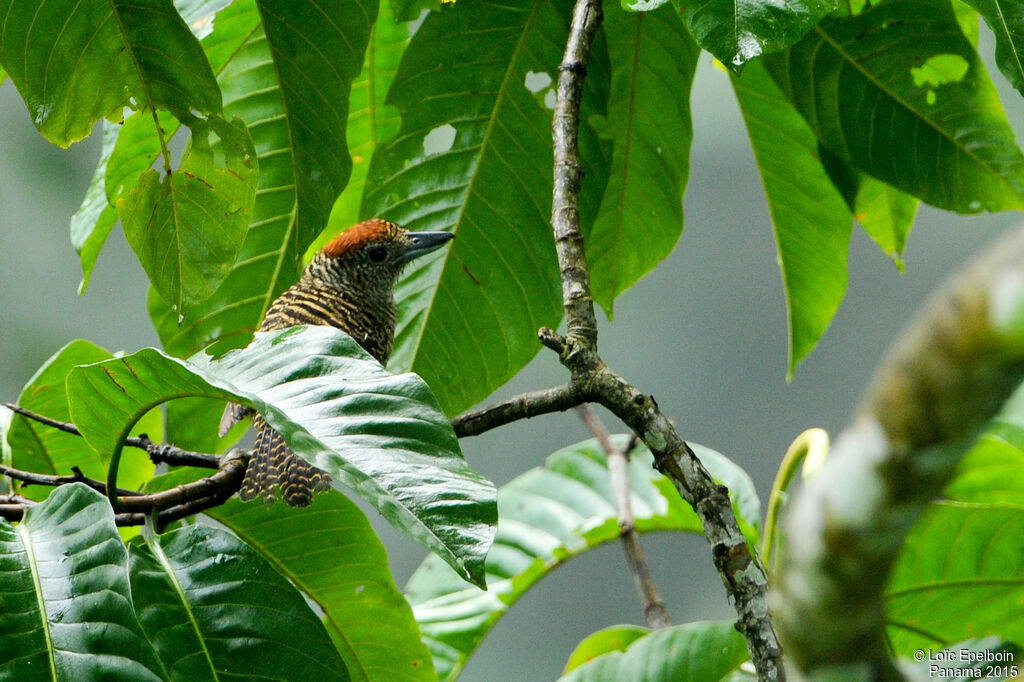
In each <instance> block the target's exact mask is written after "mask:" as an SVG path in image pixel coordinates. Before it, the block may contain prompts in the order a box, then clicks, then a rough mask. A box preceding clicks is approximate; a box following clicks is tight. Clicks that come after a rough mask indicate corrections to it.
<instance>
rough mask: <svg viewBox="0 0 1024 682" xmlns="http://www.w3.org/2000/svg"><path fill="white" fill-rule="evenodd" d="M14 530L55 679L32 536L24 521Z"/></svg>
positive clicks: (47, 624)
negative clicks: (20, 546) (22, 549)
mask: <svg viewBox="0 0 1024 682" xmlns="http://www.w3.org/2000/svg"><path fill="white" fill-rule="evenodd" d="M15 530H16V531H17V532H18V536H19V537H20V538H21V543H22V545H23V546H24V547H25V556H26V558H27V559H28V570H29V573H30V574H31V575H32V585H33V587H34V588H35V593H36V605H37V606H38V607H39V615H40V618H39V621H40V624H41V625H42V628H43V637H44V638H45V639H46V655H47V660H48V661H49V662H50V677H51V678H52V679H53V680H55V681H56V680H57V679H59V678H58V677H57V660H56V657H55V656H54V653H53V637H52V635H51V634H50V619H49V616H48V615H47V613H46V599H45V597H44V596H43V585H42V581H41V579H40V577H39V570H38V566H37V562H36V555H35V552H34V551H33V549H32V537H31V536H30V535H29V531H28V528H27V527H26V525H25V523H24V522H23V523H19V524H18V525H17V526H15Z"/></svg>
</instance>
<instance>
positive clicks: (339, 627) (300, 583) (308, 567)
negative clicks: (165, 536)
mask: <svg viewBox="0 0 1024 682" xmlns="http://www.w3.org/2000/svg"><path fill="white" fill-rule="evenodd" d="M207 513H208V514H209V515H210V516H212V517H213V518H215V519H216V520H217V521H219V522H221V523H223V524H224V525H225V526H227V527H228V528H230V529H231V530H232V531H234V532H235V533H236V534H237V535H238V536H239V537H241V538H242V539H243V540H245V542H246V543H247V544H248V545H249V546H250V547H252V548H253V549H254V550H255V551H256V552H258V553H259V554H260V555H262V556H263V557H265V558H266V560H267V561H269V562H270V563H271V564H272V565H273V566H274V567H275V568H276V569H277V571H279V572H280V573H281V574H282V575H284V576H285V577H287V578H288V579H289V580H290V581H292V582H293V583H294V584H295V585H296V586H297V587H298V588H299V589H300V590H302V591H303V592H304V593H305V594H306V596H308V597H309V598H310V599H312V600H313V601H314V602H316V604H317V606H319V607H320V609H322V611H323V614H324V624H325V625H326V626H327V631H328V632H329V633H330V634H331V637H332V639H333V640H334V642H335V644H336V645H337V647H338V650H339V652H340V653H341V656H342V658H343V659H344V660H345V664H346V666H347V667H348V670H349V675H350V676H351V678H352V679H353V680H367V681H368V682H392V681H395V682H398V681H401V680H409V681H412V680H423V681H426V680H431V679H434V680H436V679H437V678H436V676H435V674H434V667H433V664H432V662H431V659H430V652H428V651H427V649H426V646H424V644H423V642H422V641H420V631H419V628H418V627H417V625H416V621H415V620H414V619H413V617H412V610H411V609H410V608H409V604H408V602H406V601H405V598H404V597H403V596H402V593H401V592H399V591H398V588H397V587H395V584H394V582H393V580H392V578H391V571H390V570H389V568H388V557H387V553H386V552H385V550H384V546H383V545H382V544H381V542H380V540H379V539H378V538H377V535H376V534H375V533H374V531H373V528H371V526H370V523H369V522H368V521H367V519H366V516H365V515H364V514H363V512H362V511H360V510H359V508H358V507H357V506H356V505H355V504H353V503H352V502H351V501H349V500H348V499H347V498H346V497H345V496H344V495H342V494H341V493H339V492H338V491H336V490H331V491H328V492H327V493H325V494H322V495H317V496H316V497H314V499H313V503H312V504H311V505H310V506H309V507H308V508H305V509H296V508H294V507H289V506H288V505H284V504H275V505H271V506H270V507H269V508H267V507H264V506H263V505H258V504H244V503H242V502H240V501H238V500H235V499H232V500H229V501H228V502H227V504H224V505H222V506H220V507H217V508H215V509H211V510H209V511H208V512H207Z"/></svg>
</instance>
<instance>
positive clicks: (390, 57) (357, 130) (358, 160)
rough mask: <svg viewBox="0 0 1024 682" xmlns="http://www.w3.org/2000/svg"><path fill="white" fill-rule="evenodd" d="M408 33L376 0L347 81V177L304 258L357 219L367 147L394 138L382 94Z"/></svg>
mask: <svg viewBox="0 0 1024 682" xmlns="http://www.w3.org/2000/svg"><path fill="white" fill-rule="evenodd" d="M410 35H411V34H410V26H409V24H408V23H399V22H397V21H396V20H395V15H394V12H393V11H392V9H391V4H390V3H387V2H385V3H384V4H382V5H381V8H380V13H379V14H378V15H377V23H376V25H375V26H374V27H373V32H372V33H371V34H370V42H369V44H368V45H367V46H366V60H365V61H364V62H363V70H362V71H361V72H360V73H359V77H358V78H356V79H355V81H353V83H352V94H351V101H350V106H349V114H348V126H347V129H346V131H345V134H346V136H347V138H348V149H349V152H350V153H351V154H352V177H351V178H349V181H348V184H347V185H346V186H345V191H343V192H342V193H341V196H339V197H338V200H337V201H336V202H334V208H333V209H332V210H331V217H330V219H329V220H328V222H327V228H326V229H325V230H324V231H323V232H322V233H321V234H320V236H319V237H317V239H316V240H315V241H314V242H313V243H312V244H311V245H310V247H309V250H308V251H307V255H310V257H312V255H311V254H313V253H315V252H316V251H318V250H320V248H321V247H322V246H323V245H324V244H326V243H327V242H328V241H330V240H331V239H333V238H334V237H336V236H337V235H338V234H339V233H341V231H342V230H344V229H346V228H348V227H350V226H351V225H353V224H355V223H357V222H359V207H360V204H361V203H362V201H363V188H364V187H365V186H366V174H367V171H369V169H370V160H371V159H373V152H374V150H375V149H376V148H377V145H379V144H381V143H382V142H384V141H385V140H389V139H391V138H392V137H394V135H395V133H396V132H397V131H398V126H399V124H400V122H401V121H400V119H399V117H398V111H397V110H396V109H395V108H394V107H392V106H390V105H388V104H387V103H386V102H385V98H386V96H387V92H388V87H389V86H390V85H391V80H392V79H393V78H394V77H395V72H396V71H397V70H398V62H399V60H400V59H401V58H402V53H403V52H404V51H405V47H406V45H408V44H409V38H410Z"/></svg>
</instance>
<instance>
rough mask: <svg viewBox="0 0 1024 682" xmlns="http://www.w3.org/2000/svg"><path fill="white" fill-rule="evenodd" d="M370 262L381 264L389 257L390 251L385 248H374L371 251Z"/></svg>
mask: <svg viewBox="0 0 1024 682" xmlns="http://www.w3.org/2000/svg"><path fill="white" fill-rule="evenodd" d="M369 256H370V260H371V261H373V262H374V263H380V262H381V261H383V260H384V259H385V258H387V257H388V250H387V248H386V247H383V246H374V247H373V248H371V249H370V251H369Z"/></svg>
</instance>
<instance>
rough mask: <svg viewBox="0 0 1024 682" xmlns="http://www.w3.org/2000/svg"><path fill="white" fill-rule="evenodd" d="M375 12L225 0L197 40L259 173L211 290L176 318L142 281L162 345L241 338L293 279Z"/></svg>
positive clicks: (363, 0)
mask: <svg viewBox="0 0 1024 682" xmlns="http://www.w3.org/2000/svg"><path fill="white" fill-rule="evenodd" d="M376 13H377V2H376V0H317V1H315V2H299V3H297V2H290V1H287V0H276V1H275V2H260V3H256V2H254V1H253V0H237V1H236V2H234V3H232V4H231V5H230V6H229V7H227V8H226V9H224V10H223V11H221V12H220V13H218V14H217V18H216V30H215V31H214V32H213V33H211V34H210V35H209V36H207V37H206V38H204V39H203V48H204V49H205V50H206V51H207V54H208V55H210V61H211V62H212V63H216V64H222V65H223V66H222V67H221V68H220V69H219V70H218V72H217V79H218V82H219V83H220V85H221V88H222V90H223V92H224V102H225V105H224V111H225V115H226V116H229V117H233V116H237V117H239V118H241V119H242V120H243V121H245V123H246V125H247V126H248V128H249V133H250V135H251V136H252V140H253V143H254V144H255V148H256V155H257V158H258V162H259V169H260V179H259V186H258V187H257V195H256V203H255V206H254V208H253V214H252V219H251V221H250V223H249V226H248V230H247V232H246V235H245V241H244V242H243V244H242V248H241V251H240V252H239V254H238V259H237V261H235V264H234V265H233V266H232V267H231V268H230V271H229V272H228V274H227V277H226V278H225V280H224V282H223V284H221V286H220V287H219V288H218V289H217V291H216V292H215V293H214V294H213V295H212V296H211V297H209V298H207V299H206V300H205V301H203V302H202V303H200V304H198V305H195V306H193V307H192V308H191V309H190V310H186V311H184V317H183V318H181V319H179V315H178V312H176V311H174V310H173V309H172V308H171V306H170V305H168V304H167V303H165V302H164V301H162V300H160V297H159V296H157V295H156V294H155V293H154V292H151V294H150V297H149V313H150V317H151V319H152V320H153V324H154V326H155V327H156V328H157V333H158V334H159V336H160V340H161V342H162V344H163V347H164V348H165V349H166V350H167V351H168V352H170V353H171V354H173V355H177V356H179V357H185V356H188V355H192V354H193V353H196V352H197V351H199V350H200V349H202V348H204V347H206V346H208V345H209V344H212V343H214V342H218V343H219V346H218V347H219V348H220V349H221V350H223V349H226V348H237V347H239V346H244V345H245V344H246V343H247V342H248V340H249V339H250V338H251V337H250V335H251V333H252V331H253V330H254V329H255V328H256V326H257V325H258V324H259V321H260V319H261V318H262V317H263V313H264V312H265V311H266V309H267V308H268V307H269V306H270V304H271V302H273V300H274V299H275V298H277V296H278V295H279V294H280V293H281V292H282V291H283V290H284V289H286V288H287V287H288V286H290V285H291V284H292V283H294V282H295V280H296V279H298V274H299V266H300V265H301V259H302V254H303V253H304V252H305V250H306V247H307V246H308V245H309V244H310V243H311V242H312V241H313V239H314V238H315V237H316V235H317V234H319V232H320V231H321V230H322V229H323V227H324V225H325V224H326V222H327V216H328V213H329V212H330V209H331V206H332V205H333V203H334V201H335V199H336V198H337V196H338V194H339V193H340V192H341V190H342V188H343V187H344V185H345V182H346V181H347V179H348V176H349V172H350V168H351V163H350V161H349V155H348V151H347V148H346V145H345V118H346V114H347V111H348V97H349V89H350V88H351V84H352V81H353V80H354V79H355V77H356V75H357V74H358V73H359V68H360V66H361V65H362V63H363V58H364V52H365V49H366V44H367V40H368V38H369V33H370V27H371V26H372V25H373V22H374V19H375V17H376ZM328 18H330V20H327V19H328ZM309 74H316V78H314V79H311V78H309V77H308V76H309Z"/></svg>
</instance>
